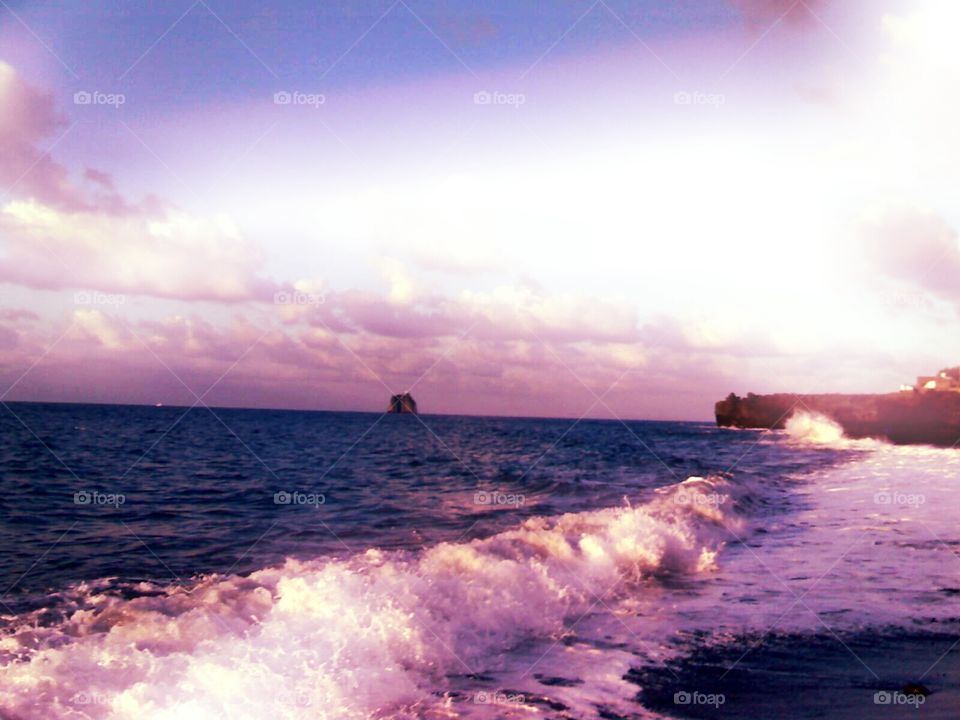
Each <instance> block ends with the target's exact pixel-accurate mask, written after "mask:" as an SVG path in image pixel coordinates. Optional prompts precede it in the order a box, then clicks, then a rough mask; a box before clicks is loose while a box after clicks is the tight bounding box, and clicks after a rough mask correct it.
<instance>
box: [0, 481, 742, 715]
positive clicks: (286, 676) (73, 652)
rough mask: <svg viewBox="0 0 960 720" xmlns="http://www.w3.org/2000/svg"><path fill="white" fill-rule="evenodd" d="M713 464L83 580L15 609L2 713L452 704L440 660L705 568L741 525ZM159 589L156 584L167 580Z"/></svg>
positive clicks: (532, 632) (413, 711) (495, 648)
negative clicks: (220, 564) (586, 498)
mask: <svg viewBox="0 0 960 720" xmlns="http://www.w3.org/2000/svg"><path fill="white" fill-rule="evenodd" d="M737 492H743V491H742V489H741V490H739V491H738V490H737V488H736V487H735V486H734V484H733V483H731V482H730V481H729V480H727V479H724V478H720V477H710V478H690V479H688V480H686V481H684V482H682V483H678V484H676V485H672V486H669V487H666V488H661V489H660V490H659V491H657V492H656V493H655V494H654V496H653V497H652V498H651V499H650V500H649V501H648V502H646V503H644V504H640V505H636V506H630V505H629V504H625V506H624V507H618V508H608V509H603V510H597V511H590V512H582V513H571V514H566V515H561V516H557V517H549V518H548V517H536V518H531V519H528V520H526V521H525V522H523V523H522V524H521V525H519V526H517V527H516V528H514V529H511V530H508V531H506V532H502V533H500V534H497V535H494V536H492V537H489V538H486V539H482V540H474V541H471V542H448V543H442V544H440V545H436V546H433V547H430V548H426V549H424V550H422V551H419V552H415V553H408V552H383V551H380V550H376V549H370V550H366V551H364V552H359V553H356V554H353V555H350V556H348V557H346V558H343V559H330V558H320V559H316V560H311V561H298V560H293V559H290V560H287V561H286V563H285V564H283V565H281V566H277V567H270V568H265V569H262V570H259V571H257V572H254V573H252V574H250V575H249V576H246V577H242V576H209V577H205V578H201V579H199V580H197V581H195V582H194V583H193V584H191V585H189V586H171V587H167V588H162V589H158V588H151V590H153V592H152V593H151V594H148V595H144V596H141V597H135V598H133V599H122V598H119V597H117V596H116V594H115V593H106V592H102V591H100V590H97V589H96V588H95V587H93V586H91V587H89V588H86V591H85V592H84V593H83V603H82V605H83V606H82V607H80V608H78V609H76V610H75V611H73V612H72V613H71V614H70V615H69V617H68V618H67V619H66V620H65V621H63V622H57V623H54V624H52V625H50V626H44V625H43V624H42V623H39V622H37V621H36V618H27V617H21V618H13V619H12V620H13V623H12V624H13V626H14V627H15V630H14V631H13V632H10V633H8V634H7V635H5V636H3V638H2V640H0V653H2V657H3V665H4V667H3V672H2V674H0V717H3V718H4V719H5V720H26V719H27V718H38V717H43V718H89V719H91V720H93V719H104V718H114V719H121V718H122V719H128V718H129V719H131V720H132V719H133V718H137V719H138V720H141V719H144V718H146V719H150V720H153V719H157V720H160V719H163V720H166V719H168V718H169V719H172V718H177V719H178V720H183V719H185V718H187V719H189V718H198V719H199V718H204V719H206V718H215V717H229V718H231V719H232V720H240V719H246V718H249V719H250V720H254V719H256V720H262V718H268V717H270V718H363V717H388V716H389V717H402V716H417V715H421V714H422V713H423V712H424V708H429V707H433V708H440V707H445V706H446V707H449V706H450V704H451V703H452V702H454V700H455V698H454V694H452V693H450V692H448V691H447V688H448V678H449V677H451V676H454V675H459V676H468V677H472V676H474V675H479V674H482V673H484V672H490V671H495V670H496V669H497V666H498V663H501V662H503V660H502V657H503V655H504V654H505V653H508V651H509V650H510V649H511V648H514V647H516V646H518V645H519V644H521V643H524V642H529V641H532V640H538V639H539V640H547V639H553V638H559V637H561V636H562V634H563V633H564V631H565V628H566V627H567V626H568V624H569V623H570V622H571V619H575V618H582V617H583V616H584V615H586V614H589V613H590V612H592V611H594V610H596V609H597V606H598V603H601V602H602V603H604V604H606V603H608V602H609V603H612V602H615V601H616V599H617V598H619V597H623V596H627V595H629V594H635V593H637V592H642V591H643V586H644V584H649V583H657V582H658V579H659V578H662V577H665V576H672V575H678V574H681V575H685V574H694V573H702V572H708V571H710V570H711V569H712V568H713V567H714V565H715V562H716V557H717V554H718V552H719V551H720V550H721V549H722V547H723V545H724V543H725V542H727V541H729V540H730V539H731V537H732V536H731V533H736V532H740V531H741V530H742V528H743V524H744V520H743V519H742V518H741V517H740V516H739V515H738V513H737V510H736V506H737V504H738V497H737ZM158 590H159V591H158Z"/></svg>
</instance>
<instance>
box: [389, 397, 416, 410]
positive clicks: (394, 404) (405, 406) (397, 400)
mask: <svg viewBox="0 0 960 720" xmlns="http://www.w3.org/2000/svg"><path fill="white" fill-rule="evenodd" d="M387 412H388V413H395V414H401V415H410V414H412V415H416V413H417V401H416V400H414V399H413V395H411V394H410V393H402V394H401V395H391V396H390V404H389V405H388V406H387Z"/></svg>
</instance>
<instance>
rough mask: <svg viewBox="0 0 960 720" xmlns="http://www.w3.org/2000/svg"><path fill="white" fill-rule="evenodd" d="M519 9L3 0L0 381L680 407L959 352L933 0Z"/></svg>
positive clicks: (610, 0)
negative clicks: (411, 394) (401, 393)
mask: <svg viewBox="0 0 960 720" xmlns="http://www.w3.org/2000/svg"><path fill="white" fill-rule="evenodd" d="M544 7H545V5H544V4H543V3H518V2H516V0H514V1H512V2H506V1H499V0H498V1H493V0H488V1H487V2H471V3H460V2H439V1H436V2H434V1H432V0H431V1H429V2H427V1H424V0H398V1H397V2H392V3H391V2H389V1H386V2H341V3H327V4H324V5H322V6H321V7H320V8H319V9H318V6H317V4H316V3H306V2H291V3H281V4H275V5H272V6H270V7H269V8H264V7H263V4H262V3H252V2H232V3H225V2H214V1H212V0H209V1H205V0H198V1H197V2H194V3H192V4H191V2H189V0H185V1H184V2H169V1H168V2H163V3H161V2H145V3H137V4H136V5H135V7H133V6H131V4H130V3H119V2H117V3H113V2H104V3H89V2H66V3H64V2H56V3H53V2H30V3H18V2H8V3H6V4H5V6H2V7H0V292H2V303H0V399H3V400H65V401H96V402H136V403H151V404H152V403H156V402H163V403H166V404H192V403H193V402H195V401H196V400H197V397H202V398H203V401H204V402H205V403H207V404H217V405H231V406H255V407H259V406H266V407H294V408H309V409H356V410H381V409H383V408H384V407H385V404H386V399H387V397H388V395H389V394H390V393H391V392H399V391H403V390H407V389H410V388H412V389H413V391H414V394H415V395H416V396H417V399H418V402H419V404H420V406H421V409H422V410H423V411H425V412H447V413H482V414H504V415H549V416H565V417H580V416H584V415H586V416H589V417H611V416H614V415H616V416H619V417H631V418H638V417H639V418H643V417H649V418H671V419H705V418H709V417H710V416H711V413H712V405H713V401H714V400H717V399H720V398H721V397H722V396H724V395H726V394H727V393H728V392H730V391H738V392H745V391H747V390H753V391H757V392H763V391H776V390H782V391H788V390H792V391H844V390H849V391H886V390H892V389H896V387H897V386H898V385H899V384H900V383H901V382H904V381H910V380H912V378H913V376H914V375H916V374H919V373H921V372H932V371H934V370H937V369H939V368H940V367H942V366H945V365H955V364H957V363H958V362H960V359H958V358H960V334H958V333H956V332H955V329H956V321H957V310H958V308H960V282H958V280H960V244H958V241H957V233H956V227H957V225H958V223H960V213H958V208H957V205H956V195H955V193H954V192H951V189H952V188H956V187H957V186H958V182H957V181H958V180H960V178H958V177H956V175H957V174H958V173H960V168H958V167H957V165H956V163H955V162H951V159H952V158H955V157H956V156H957V155H956V152H955V151H956V150H958V149H960V148H958V147H956V146H957V145H958V144H960V140H958V136H957V134H956V132H955V127H956V125H957V120H958V119H960V118H958V115H960V100H958V99H957V97H955V96H954V95H952V94H951V93H950V92H948V91H947V90H946V89H947V88H952V87H956V86H957V85H956V81H957V80H960V77H958V76H960V57H958V51H957V50H956V49H955V43H954V39H953V37H952V34H951V32H950V28H953V27H956V23H957V21H958V20H960V11H958V10H957V9H956V7H955V4H954V3H953V2H951V1H950V0H875V1H872V2H866V1H865V0H864V1H862V2H861V1H855V2H845V3H839V2H831V1H829V0H805V1H804V2H793V1H788V0H700V1H699V2H695V1H694V0H686V1H682V2H670V3H664V2H652V1H648V2H626V1H619V2H618V1H615V0H597V2H592V3H591V2H589V1H587V2H555V3H550V4H549V8H550V9H549V10H545V9H544Z"/></svg>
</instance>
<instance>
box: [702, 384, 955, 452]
mask: <svg viewBox="0 0 960 720" xmlns="http://www.w3.org/2000/svg"><path fill="white" fill-rule="evenodd" d="M804 410H809V411H811V412H815V413H820V414H821V415H826V416H827V417H828V418H830V419H832V420H834V421H836V422H837V423H838V424H839V425H840V426H841V427H842V428H843V431H844V433H846V435H847V437H851V438H868V437H869V438H878V439H884V440H889V441H890V442H893V443H897V444H900V445H908V444H929V445H939V446H942V447H952V446H954V445H955V444H958V443H960V392H920V391H907V392H898V393H888V394H885V395H794V394H778V395H754V394H753V393H750V394H748V395H747V397H745V398H741V397H737V396H736V395H734V394H731V395H730V396H729V397H727V399H726V400H721V401H720V402H718V403H717V404H716V416H717V425H720V426H721V427H741V428H766V429H780V428H783V427H784V426H785V425H786V422H787V420H789V419H790V416H791V415H793V414H794V413H795V412H802V411H804Z"/></svg>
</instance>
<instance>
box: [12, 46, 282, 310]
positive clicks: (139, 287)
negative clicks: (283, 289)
mask: <svg viewBox="0 0 960 720" xmlns="http://www.w3.org/2000/svg"><path fill="white" fill-rule="evenodd" d="M67 127H68V126H67V124H66V120H65V119H64V118H63V116H62V115H60V114H59V113H58V112H57V110H56V106H55V103H54V100H53V97H52V95H50V94H49V93H44V92H41V91H40V90H38V89H36V88H34V87H32V86H31V85H29V84H27V83H25V82H24V81H23V80H22V79H21V78H20V77H19V75H18V74H17V73H16V71H15V70H14V69H13V68H12V67H11V66H10V65H8V64H6V63H4V62H2V61H0V183H5V184H7V185H8V186H9V195H10V196H12V197H13V198H14V199H12V200H10V201H9V202H7V203H6V204H5V205H3V206H2V207H0V233H2V234H3V238H4V244H3V247H2V253H0V282H9V283H15V284H20V285H24V286H27V287H32V288H43V289H64V288H90V289H96V290H101V291H104V292H113V293H128V294H132V295H149V296H155V297H164V298H177V299H182V300H217V301H228V302H232V301H241V300H251V299H254V300H255V299H259V300H268V299H270V298H271V297H272V294H273V292H274V291H275V289H276V288H275V285H274V283H272V282H271V281H268V280H266V279H264V278H263V277H262V276H261V269H262V267H263V264H264V262H265V257H264V254H263V252H262V251H260V250H258V249H257V248H255V247H254V246H253V245H252V244H251V243H249V242H247V241H245V240H244V239H243V238H242V237H241V236H240V233H239V232H238V230H237V229H236V227H234V226H233V224H232V223H231V222H230V221H229V220H228V219H224V218H200V217H194V216H191V215H189V214H187V213H185V212H183V211H180V210H178V209H176V208H174V207H172V206H170V205H169V204H166V203H164V202H162V201H161V200H159V199H158V198H156V197H154V196H147V197H146V198H144V199H143V200H141V201H139V202H131V201H129V200H128V199H126V198H124V197H123V196H122V194H121V193H120V192H119V191H118V190H117V188H116V186H115V183H114V179H113V178H112V177H111V176H110V175H109V174H108V173H106V172H103V171H102V170H98V169H96V168H91V167H87V168H86V169H85V170H84V172H83V173H82V175H81V177H80V178H79V182H77V183H75V182H73V181H71V179H70V177H69V173H68V171H67V169H66V168H65V167H64V166H63V165H61V164H59V163H57V162H56V161H55V160H54V159H53V158H52V157H51V156H50V155H49V154H48V153H46V152H45V151H43V150H41V149H40V144H41V143H43V142H50V141H51V136H54V135H56V134H57V133H58V132H63V131H64V130H65V129H66V128H67Z"/></svg>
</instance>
